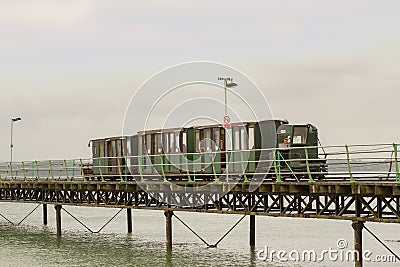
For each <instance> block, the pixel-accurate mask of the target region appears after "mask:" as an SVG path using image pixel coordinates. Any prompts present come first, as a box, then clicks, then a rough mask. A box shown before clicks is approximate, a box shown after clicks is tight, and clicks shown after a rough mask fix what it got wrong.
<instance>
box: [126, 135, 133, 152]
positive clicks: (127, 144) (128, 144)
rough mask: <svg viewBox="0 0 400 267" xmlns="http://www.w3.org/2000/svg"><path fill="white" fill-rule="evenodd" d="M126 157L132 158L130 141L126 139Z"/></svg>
mask: <svg viewBox="0 0 400 267" xmlns="http://www.w3.org/2000/svg"><path fill="white" fill-rule="evenodd" d="M126 150H127V151H126V156H132V148H131V139H130V138H129V137H128V138H127V139H126Z"/></svg>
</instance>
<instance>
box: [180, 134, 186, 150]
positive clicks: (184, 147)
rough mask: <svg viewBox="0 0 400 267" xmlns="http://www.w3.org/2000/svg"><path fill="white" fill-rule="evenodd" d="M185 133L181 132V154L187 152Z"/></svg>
mask: <svg viewBox="0 0 400 267" xmlns="http://www.w3.org/2000/svg"><path fill="white" fill-rule="evenodd" d="M186 138H187V137H186V133H185V132H182V151H181V152H182V153H186V152H187V140H186Z"/></svg>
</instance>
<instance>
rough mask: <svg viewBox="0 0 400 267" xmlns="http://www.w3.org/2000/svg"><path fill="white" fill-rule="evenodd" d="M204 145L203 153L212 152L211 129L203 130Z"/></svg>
mask: <svg viewBox="0 0 400 267" xmlns="http://www.w3.org/2000/svg"><path fill="white" fill-rule="evenodd" d="M203 142H204V143H205V151H206V152H210V151H211V150H212V148H211V129H205V130H204V141H203Z"/></svg>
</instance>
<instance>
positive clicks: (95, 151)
mask: <svg viewBox="0 0 400 267" xmlns="http://www.w3.org/2000/svg"><path fill="white" fill-rule="evenodd" d="M92 153H93V157H94V158H97V155H98V153H97V142H92Z"/></svg>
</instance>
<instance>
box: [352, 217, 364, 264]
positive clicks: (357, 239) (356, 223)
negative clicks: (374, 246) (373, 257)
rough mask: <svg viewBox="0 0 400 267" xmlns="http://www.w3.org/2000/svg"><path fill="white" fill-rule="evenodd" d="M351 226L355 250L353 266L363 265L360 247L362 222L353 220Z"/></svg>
mask: <svg viewBox="0 0 400 267" xmlns="http://www.w3.org/2000/svg"><path fill="white" fill-rule="evenodd" d="M351 226H352V227H353V229H354V250H355V251H357V254H358V255H356V257H355V262H354V266H355V267H362V266H363V257H362V256H363V248H362V229H363V228H364V222H359V221H353V223H352V224H351Z"/></svg>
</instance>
